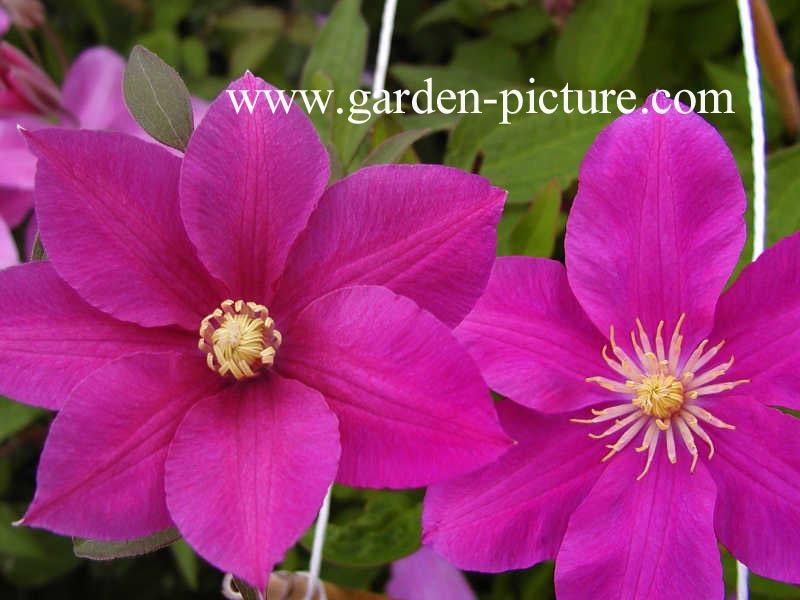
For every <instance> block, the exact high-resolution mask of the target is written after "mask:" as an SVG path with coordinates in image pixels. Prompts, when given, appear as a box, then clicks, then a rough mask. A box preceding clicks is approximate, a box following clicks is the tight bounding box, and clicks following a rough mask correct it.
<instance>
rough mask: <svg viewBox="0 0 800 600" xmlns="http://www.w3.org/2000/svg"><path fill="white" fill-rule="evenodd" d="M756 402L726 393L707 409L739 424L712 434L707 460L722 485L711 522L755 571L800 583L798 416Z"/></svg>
mask: <svg viewBox="0 0 800 600" xmlns="http://www.w3.org/2000/svg"><path fill="white" fill-rule="evenodd" d="M744 391H745V388H744V387H742V392H744ZM760 402H761V399H760V398H758V399H755V398H751V397H727V398H725V399H722V400H720V401H719V402H717V403H715V405H714V407H713V409H711V410H712V411H713V413H714V415H715V416H717V417H719V418H721V419H723V420H725V421H727V422H728V423H731V424H732V425H735V427H736V429H735V430H734V431H724V432H722V433H720V434H719V435H717V436H715V437H714V444H715V446H716V454H715V455H714V458H712V459H711V460H710V461H708V469H709V471H710V472H711V475H712V476H713V477H714V479H715V480H716V482H717V488H718V489H719V494H718V499H717V510H716V516H715V522H714V525H715V529H716V532H717V536H718V537H719V541H720V542H722V544H723V545H724V546H725V547H726V548H727V549H728V550H729V551H730V552H731V554H733V555H734V556H735V557H736V558H737V559H739V560H740V561H742V562H743V563H744V564H746V565H747V566H748V567H750V568H751V569H752V570H753V572H755V573H757V574H759V575H762V576H764V577H769V578H770V579H779V580H781V581H789V582H792V583H796V584H800V546H798V544H797V540H798V539H800V505H798V503H797V501H796V500H797V498H800V421H798V419H797V418H796V417H793V416H790V415H785V414H782V413H780V412H779V411H777V410H775V409H773V408H768V407H765V406H762V405H761V404H760Z"/></svg>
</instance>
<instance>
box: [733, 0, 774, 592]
mask: <svg viewBox="0 0 800 600" xmlns="http://www.w3.org/2000/svg"><path fill="white" fill-rule="evenodd" d="M737 5H738V7H739V23H740V25H741V29H742V45H743V47H744V66H745V72H746V73H747V95H748V101H749V103H750V126H751V135H752V138H753V150H752V152H753V260H756V259H757V258H758V257H759V256H760V255H761V253H762V252H764V247H765V246H766V236H767V157H766V148H765V140H764V107H763V104H762V98H761V83H760V80H759V70H758V59H757V57H756V48H755V37H754V35H753V16H752V14H751V10H750V0H737ZM748 577H749V572H748V570H747V567H746V566H745V565H743V564H742V563H740V562H739V561H737V562H736V600H748V598H749V597H750V592H749V589H748Z"/></svg>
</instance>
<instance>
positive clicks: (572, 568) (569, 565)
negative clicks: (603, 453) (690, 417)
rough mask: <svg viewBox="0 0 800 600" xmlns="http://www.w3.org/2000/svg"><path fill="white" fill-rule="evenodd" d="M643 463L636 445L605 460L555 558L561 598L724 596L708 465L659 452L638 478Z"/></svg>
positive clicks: (629, 599) (633, 599) (672, 599)
mask: <svg viewBox="0 0 800 600" xmlns="http://www.w3.org/2000/svg"><path fill="white" fill-rule="evenodd" d="M681 458H683V457H681ZM640 468H641V464H640V461H639V456H638V455H637V454H636V453H634V452H628V453H624V454H621V455H620V456H618V457H617V458H615V459H614V460H612V461H611V462H609V464H608V468H607V469H606V470H605V472H604V473H603V475H602V476H601V477H600V479H598V480H597V483H596V484H595V486H594V488H593V489H592V491H591V492H590V493H589V495H588V496H587V497H586V499H585V500H584V501H583V503H582V504H581V505H580V506H579V507H578V509H577V510H576V511H575V512H574V513H573V514H572V517H571V518H570V520H569V526H568V527H567V533H566V535H565V537H564V542H563V544H562V546H561V549H560V550H559V552H558V557H557V558H556V573H555V583H556V594H557V596H558V598H559V600H586V599H587V598H598V599H599V598H609V599H610V598H614V599H615V600H639V599H640V598H654V599H655V598H658V600H683V599H684V598H709V599H710V598H722V597H723V595H724V588H723V584H722V564H721V562H720V558H719V550H718V549H717V542H716V539H715V537H714V529H713V527H712V522H713V512H714V500H715V497H716V488H715V487H714V481H713V479H712V478H711V476H710V475H709V474H708V471H707V469H706V468H705V466H704V465H698V468H697V469H696V470H695V472H694V473H690V472H689V470H688V469H686V468H684V466H681V465H671V464H670V463H669V462H668V461H667V458H666V456H664V455H659V458H658V460H657V461H656V462H654V463H653V466H652V469H651V471H650V473H649V474H648V475H647V477H645V478H643V479H642V480H641V481H638V482H637V481H635V479H634V478H635V477H636V473H638V471H639V469H640Z"/></svg>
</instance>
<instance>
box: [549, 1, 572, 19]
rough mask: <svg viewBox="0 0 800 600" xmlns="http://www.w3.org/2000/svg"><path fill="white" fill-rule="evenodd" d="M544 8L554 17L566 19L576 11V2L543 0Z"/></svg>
mask: <svg viewBox="0 0 800 600" xmlns="http://www.w3.org/2000/svg"><path fill="white" fill-rule="evenodd" d="M542 6H543V7H544V9H545V10H546V11H547V12H548V13H550V14H551V15H553V16H554V17H566V16H568V15H569V14H570V13H571V12H572V11H573V10H574V9H575V0H542Z"/></svg>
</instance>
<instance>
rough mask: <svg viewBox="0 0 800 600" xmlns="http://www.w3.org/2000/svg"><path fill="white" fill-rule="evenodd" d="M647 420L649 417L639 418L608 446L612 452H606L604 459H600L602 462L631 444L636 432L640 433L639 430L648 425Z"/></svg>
mask: <svg viewBox="0 0 800 600" xmlns="http://www.w3.org/2000/svg"><path fill="white" fill-rule="evenodd" d="M637 416H638V415H637ZM647 421H648V419H647V417H639V420H638V421H636V422H634V423H633V425H631V426H630V427H629V428H628V429H627V430H626V431H625V433H623V434H622V435H621V436H620V438H619V439H618V440H617V441H616V442H614V443H613V444H609V445H607V446H606V448H608V449H610V452H609V453H608V454H606V455H605V456H604V457H603V458H602V459H600V462H605V461H607V460H608V459H609V458H611V457H612V456H614V455H615V454H616V453H617V452H619V451H620V450H623V449H624V448H625V446H627V445H628V444H630V442H631V440H632V439H633V438H635V437H636V434H637V433H639V431H641V429H642V427H644V426H645V425H647Z"/></svg>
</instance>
